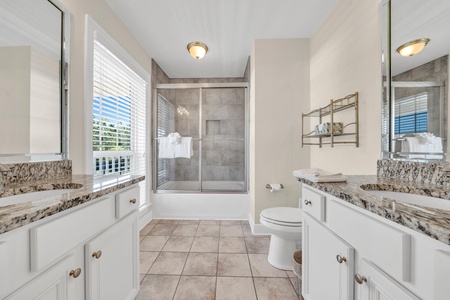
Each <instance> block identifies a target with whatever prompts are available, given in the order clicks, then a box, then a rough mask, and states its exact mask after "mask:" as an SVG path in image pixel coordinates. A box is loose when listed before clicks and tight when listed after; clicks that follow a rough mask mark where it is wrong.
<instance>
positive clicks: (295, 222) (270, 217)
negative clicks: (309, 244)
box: [260, 207, 302, 227]
mask: <svg viewBox="0 0 450 300" xmlns="http://www.w3.org/2000/svg"><path fill="white" fill-rule="evenodd" d="M260 218H261V219H264V220H265V221H266V222H269V223H272V224H276V225H280V226H287V227H301V226H302V210H301V209H300V208H294V207H271V208H266V209H264V210H263V211H262V212H261V214H260Z"/></svg>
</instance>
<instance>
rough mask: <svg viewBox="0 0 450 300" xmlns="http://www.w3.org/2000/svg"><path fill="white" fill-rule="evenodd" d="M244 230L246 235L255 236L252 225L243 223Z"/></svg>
mask: <svg viewBox="0 0 450 300" xmlns="http://www.w3.org/2000/svg"><path fill="white" fill-rule="evenodd" d="M242 232H243V233H244V236H245V237H254V235H253V233H252V228H251V227H250V225H242Z"/></svg>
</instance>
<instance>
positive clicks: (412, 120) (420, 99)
mask: <svg viewBox="0 0 450 300" xmlns="http://www.w3.org/2000/svg"><path fill="white" fill-rule="evenodd" d="M427 103H428V93H427V92H423V93H419V94H415V95H412V96H408V97H405V98H402V99H398V100H397V101H396V102H395V134H404V133H416V132H426V131H427V129H428V104H427Z"/></svg>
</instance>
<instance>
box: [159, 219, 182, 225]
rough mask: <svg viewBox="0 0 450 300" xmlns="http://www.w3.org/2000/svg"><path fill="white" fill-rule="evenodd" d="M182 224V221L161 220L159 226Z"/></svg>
mask: <svg viewBox="0 0 450 300" xmlns="http://www.w3.org/2000/svg"><path fill="white" fill-rule="evenodd" d="M178 223H180V220H170V219H160V220H159V222H158V224H175V225H178Z"/></svg>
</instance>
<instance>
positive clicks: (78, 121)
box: [60, 0, 151, 174]
mask: <svg viewBox="0 0 450 300" xmlns="http://www.w3.org/2000/svg"><path fill="white" fill-rule="evenodd" d="M60 1H61V2H62V3H63V4H64V5H66V6H67V9H68V10H69V11H70V12H71V14H72V16H73V18H72V24H71V45H70V46H71V49H70V51H71V56H70V59H71V64H70V82H69V84H70V124H69V128H70V132H69V141H70V142H69V143H70V147H69V151H70V158H71V159H72V160H73V173H74V174H79V173H89V172H90V170H84V165H85V157H84V150H85V136H84V124H85V123H84V122H85V120H84V115H85V113H84V101H85V99H84V59H85V58H84V47H85V43H84V38H85V33H84V30H85V15H86V14H88V15H89V16H90V17H91V18H92V19H93V20H94V21H95V22H96V23H97V24H98V25H100V26H101V27H102V28H103V29H104V30H105V31H106V32H107V33H108V34H109V35H110V36H111V37H112V38H113V39H114V40H115V41H116V42H117V43H118V44H119V45H120V46H121V47H122V48H123V49H124V50H125V51H126V52H128V54H129V55H130V56H131V57H133V58H134V60H135V61H136V62H137V63H139V64H140V65H141V66H142V67H143V68H144V69H145V70H147V72H148V73H149V74H151V59H150V57H149V56H148V55H147V54H146V52H145V50H144V49H143V48H142V47H141V46H140V45H139V44H138V42H137V41H136V39H135V38H134V37H133V35H132V34H131V33H130V32H129V31H128V30H127V29H126V27H125V25H124V24H123V23H122V22H121V21H120V19H119V18H118V17H117V16H116V15H115V14H114V13H113V11H112V10H111V9H110V7H109V6H108V5H107V4H106V3H105V1H103V0H60Z"/></svg>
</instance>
